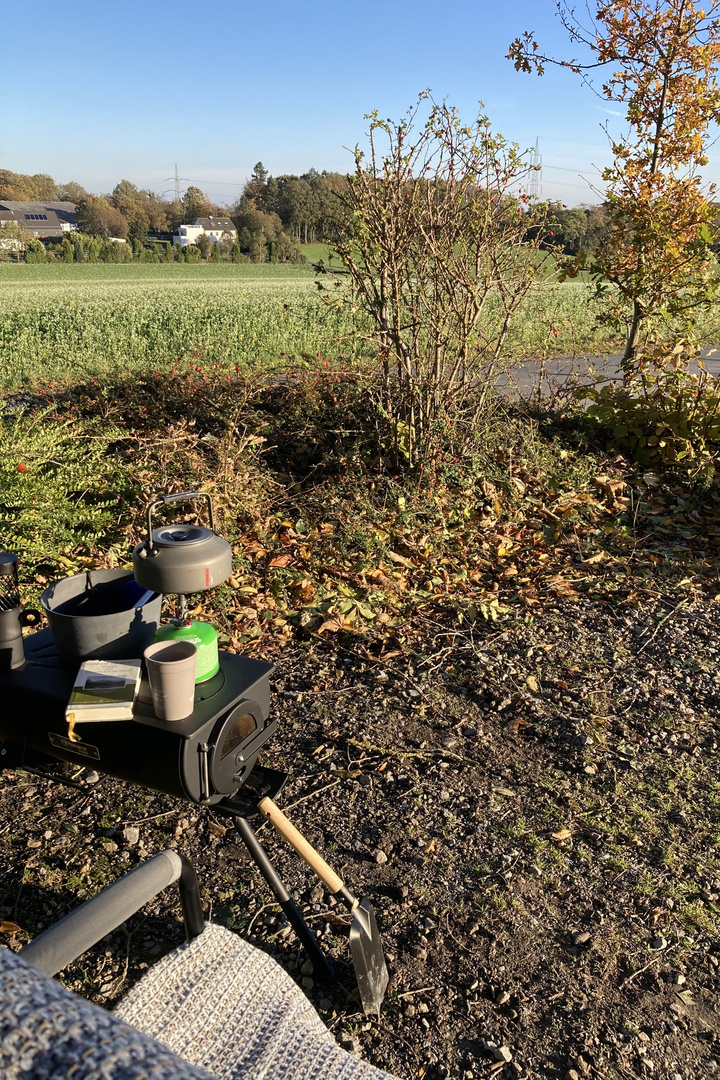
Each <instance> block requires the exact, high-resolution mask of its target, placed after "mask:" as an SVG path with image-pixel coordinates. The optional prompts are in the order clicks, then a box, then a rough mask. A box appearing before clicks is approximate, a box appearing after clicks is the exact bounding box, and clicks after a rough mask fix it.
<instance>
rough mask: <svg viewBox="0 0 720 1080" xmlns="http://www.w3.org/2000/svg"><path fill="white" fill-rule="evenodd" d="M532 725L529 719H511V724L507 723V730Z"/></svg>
mask: <svg viewBox="0 0 720 1080" xmlns="http://www.w3.org/2000/svg"><path fill="white" fill-rule="evenodd" d="M524 727H532V724H531V723H530V722H529V721H528V720H511V721H510V723H509V724H506V725H505V730H506V731H519V730H520V728H524Z"/></svg>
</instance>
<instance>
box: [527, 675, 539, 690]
mask: <svg viewBox="0 0 720 1080" xmlns="http://www.w3.org/2000/svg"><path fill="white" fill-rule="evenodd" d="M525 682H526V683H527V687H528V689H529V690H532V692H533V694H537V692H538V691H539V689H540V687H539V686H538V681H537V679H536V678H535V676H534V675H528V677H527V679H526V680H525Z"/></svg>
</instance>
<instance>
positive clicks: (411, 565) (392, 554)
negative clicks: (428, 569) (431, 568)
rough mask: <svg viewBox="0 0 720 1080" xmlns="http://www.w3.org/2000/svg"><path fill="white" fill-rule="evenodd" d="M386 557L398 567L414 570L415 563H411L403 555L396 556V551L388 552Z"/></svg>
mask: <svg viewBox="0 0 720 1080" xmlns="http://www.w3.org/2000/svg"><path fill="white" fill-rule="evenodd" d="M387 556H388V559H390V561H391V562H394V563H397V564H398V565H399V566H407V567H408V568H409V569H410V570H414V569H415V563H411V562H410V560H409V559H406V558H405V556H404V555H398V553H397V552H396V551H388V553H387Z"/></svg>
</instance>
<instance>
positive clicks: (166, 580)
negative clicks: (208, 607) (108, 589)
mask: <svg viewBox="0 0 720 1080" xmlns="http://www.w3.org/2000/svg"><path fill="white" fill-rule="evenodd" d="M190 499H207V504H208V510H209V516H210V528H209V529H208V528H205V527H204V526H203V525H163V526H162V527H161V528H159V529H153V527H152V514H153V511H154V510H156V509H157V508H158V507H160V506H166V505H167V504H168V503H174V502H187V501H189V500H190ZM133 568H134V571H135V580H136V581H137V582H138V584H139V585H142V586H143V588H145V589H152V590H153V591H155V592H162V593H178V594H180V595H185V594H186V593H195V592H204V591H205V590H206V589H214V588H215V587H216V586H217V585H220V584H222V582H223V581H226V580H227V578H229V577H230V574H231V573H232V548H231V547H230V545H229V544H228V542H227V540H224V539H223V537H222V536H218V534H217V533H216V532H215V525H214V522H213V508H212V500H211V498H210V496H209V495H208V494H207V492H204V491H184V492H182V493H181V494H179V495H163V496H161V497H160V498H159V499H154V500H153V502H151V503H150V504H149V505H148V508H147V539H146V540H143V542H142V543H141V544H138V546H137V547H136V548H135V550H134V551H133Z"/></svg>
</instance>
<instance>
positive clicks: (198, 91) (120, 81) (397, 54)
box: [0, 0, 720, 205]
mask: <svg viewBox="0 0 720 1080" xmlns="http://www.w3.org/2000/svg"><path fill="white" fill-rule="evenodd" d="M61 11H62V13H61V14H58V7H57V5H56V4H53V5H50V3H48V2H45V0H40V2H38V0H27V2H26V4H25V5H23V6H22V7H21V5H19V4H18V5H13V7H12V9H11V10H6V11H5V13H4V16H3V31H2V41H1V42H0V101H2V102H3V107H2V112H3V119H2V121H0V167H4V168H8V169H12V170H13V171H15V172H23V173H34V172H46V173H49V174H50V175H51V176H53V177H54V178H55V179H56V180H58V181H67V180H71V179H72V180H77V181H79V182H80V183H81V184H83V185H84V186H85V187H86V188H87V189H88V190H90V191H94V192H102V191H108V190H111V189H112V187H113V185H114V184H115V183H116V182H117V181H118V180H120V179H121V178H123V177H126V178H127V179H129V180H132V181H133V182H134V183H136V184H137V185H138V186H140V187H149V188H152V189H154V190H158V191H163V190H166V189H168V190H169V189H170V188H171V186H172V185H171V183H170V181H169V180H168V179H167V178H169V177H171V176H172V174H173V171H174V168H175V163H176V162H177V165H178V170H179V173H180V176H181V177H183V178H185V179H184V180H183V183H182V186H183V187H185V186H186V185H187V183H195V184H197V185H198V186H200V187H202V188H203V190H205V191H207V192H208V194H209V195H210V196H211V197H212V198H213V199H214V200H216V201H218V202H220V203H227V202H231V201H233V200H234V199H235V198H236V197H237V195H238V193H239V191H240V190H241V188H242V185H243V183H244V182H245V180H246V179H247V177H248V176H249V174H250V172H251V171H252V167H253V165H254V164H255V162H256V161H258V160H261V161H262V162H263V163H264V164H265V166H266V168H268V169H269V171H270V172H271V173H273V174H275V175H278V174H281V173H302V172H305V171H306V170H307V169H309V168H310V167H315V168H317V169H319V170H322V169H330V170H339V171H346V170H348V169H349V168H350V167H351V158H350V154H349V153H348V152H347V151H346V150H345V149H343V148H344V147H350V146H353V145H354V144H355V143H356V142H361V141H362V138H363V134H364V132H365V130H366V123H365V121H364V119H363V117H364V114H365V113H368V112H370V111H371V110H372V109H374V108H377V109H378V110H379V111H380V112H381V113H382V114H383V115H385V116H388V117H393V118H397V117H398V116H399V115H400V114H401V113H403V112H404V111H405V110H406V109H407V108H408V106H409V105H410V104H411V103H412V102H413V100H414V99H415V97H416V96H417V93H418V92H419V91H421V90H424V89H426V88H430V89H431V90H432V91H433V93H434V95H435V97H436V98H447V99H448V101H449V102H450V103H451V104H453V105H456V106H457V107H458V108H459V110H460V113H461V115H462V116H463V118H466V119H470V118H471V117H472V115H474V113H475V111H476V109H477V102H478V100H482V101H483V103H484V106H485V111H486V112H487V114H488V115H489V117H490V119H491V122H492V124H493V126H494V128H495V129H496V130H497V131H500V132H501V133H502V134H503V135H505V136H506V137H507V138H509V139H511V140H512V141H515V142H517V143H519V144H520V145H521V146H522V147H523V148H525V147H527V146H531V145H534V143H535V140H536V139H538V140H539V149H540V153H541V155H542V159H543V172H542V194H543V196H544V197H548V198H559V199H561V200H562V201H564V202H566V203H567V204H569V205H573V204H578V203H582V202H596V201H598V196H597V195H595V194H593V192H592V190H591V188H590V186H589V182H592V181H593V180H594V179H595V180H597V177H598V169H601V168H602V166H603V165H605V164H607V163H608V151H607V142H606V137H605V135H604V133H603V131H602V129H601V125H602V124H603V123H604V122H605V121H606V120H609V121H610V123H611V124H614V125H616V129H617V130H620V129H619V128H617V125H618V124H619V123H620V120H619V118H618V117H617V116H616V115H613V112H616V111H617V106H613V105H606V104H604V103H603V102H602V101H601V100H600V99H599V98H597V97H596V96H594V94H593V93H592V91H591V90H589V89H588V88H584V87H583V86H582V85H581V84H580V82H579V80H578V79H577V78H576V77H574V76H573V75H571V74H570V73H568V72H564V71H557V70H548V71H547V72H546V74H545V75H544V76H543V78H541V79H538V78H537V77H536V76H529V75H520V74H518V73H516V72H515V70H514V68H513V66H512V64H511V63H510V62H509V61H508V60H505V59H504V56H505V54H506V53H507V50H508V45H509V43H510V41H511V40H512V39H513V38H514V37H516V36H517V35H518V34H520V33H522V31H524V30H529V29H532V30H535V31H536V33H537V35H538V38H539V40H540V42H541V44H542V46H543V48H544V49H546V50H547V51H550V52H554V53H556V54H565V53H566V50H567V45H566V40H565V36H564V32H563V30H562V27H561V26H560V25H559V22H558V20H557V18H556V17H555V16H554V4H553V3H552V0H534V2H531V0H516V2H514V3H501V4H499V5H498V4H497V2H496V0H476V2H475V3H472V2H470V0H432V2H430V0H415V2H413V3H409V2H407V0H384V2H379V0H361V2H360V3H348V2H347V0H313V2H309V0H294V2H293V0H274V2H273V3H270V4H268V5H267V7H266V6H264V5H262V4H260V3H248V2H247V0H235V2H230V0H205V3H204V4H197V3H193V4H190V3H188V2H187V0H173V2H172V3H170V2H169V0H145V2H144V3H140V2H139V0H125V2H124V3H123V4H122V5H119V4H118V5H110V4H107V3H102V2H100V3H97V2H94V3H89V2H87V0H68V2H67V3H66V4H65V5H64V6H63V7H62V9H61ZM33 28H35V29H33ZM712 155H713V157H712V165H711V170H710V171H711V173H714V174H715V176H716V177H717V176H720V154H719V153H718V148H717V146H716V147H714V148H713V151H712Z"/></svg>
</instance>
